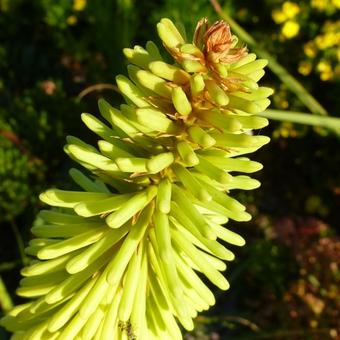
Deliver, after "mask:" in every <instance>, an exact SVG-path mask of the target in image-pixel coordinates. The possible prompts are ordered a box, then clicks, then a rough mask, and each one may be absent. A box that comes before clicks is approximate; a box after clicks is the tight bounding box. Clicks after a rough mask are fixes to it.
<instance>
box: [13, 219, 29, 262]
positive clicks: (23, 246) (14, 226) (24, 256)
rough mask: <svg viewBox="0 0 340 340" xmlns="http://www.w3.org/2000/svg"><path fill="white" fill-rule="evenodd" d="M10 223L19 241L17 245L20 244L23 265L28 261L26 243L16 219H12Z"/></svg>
mask: <svg viewBox="0 0 340 340" xmlns="http://www.w3.org/2000/svg"><path fill="white" fill-rule="evenodd" d="M10 225H11V228H12V231H13V234H14V237H15V240H16V241H17V245H18V250H19V254H20V259H21V262H22V264H23V265H25V264H27V262H28V258H27V256H26V254H25V245H24V241H23V240H22V237H21V234H20V232H19V229H18V226H17V225H16V223H15V221H14V220H11V221H10Z"/></svg>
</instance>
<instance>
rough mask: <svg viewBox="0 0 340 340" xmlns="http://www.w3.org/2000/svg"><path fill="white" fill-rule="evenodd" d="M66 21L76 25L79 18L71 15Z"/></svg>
mask: <svg viewBox="0 0 340 340" xmlns="http://www.w3.org/2000/svg"><path fill="white" fill-rule="evenodd" d="M66 22H67V24H68V25H70V26H74V25H76V24H77V22H78V18H77V17H76V16H75V15H70V16H69V17H68V18H67V19H66Z"/></svg>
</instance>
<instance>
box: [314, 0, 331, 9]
mask: <svg viewBox="0 0 340 340" xmlns="http://www.w3.org/2000/svg"><path fill="white" fill-rule="evenodd" d="M327 5H328V0H311V6H312V7H313V8H317V9H319V10H320V11H323V10H325V9H326V8H327Z"/></svg>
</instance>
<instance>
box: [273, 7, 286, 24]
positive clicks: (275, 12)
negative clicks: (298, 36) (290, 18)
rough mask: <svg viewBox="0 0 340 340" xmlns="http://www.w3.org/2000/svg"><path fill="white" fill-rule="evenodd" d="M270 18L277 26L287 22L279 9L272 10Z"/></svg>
mask: <svg viewBox="0 0 340 340" xmlns="http://www.w3.org/2000/svg"><path fill="white" fill-rule="evenodd" d="M272 18H273V20H274V22H275V23H277V24H282V23H283V22H285V21H286V20H287V17H286V15H285V14H284V13H283V12H282V11H281V10H280V9H274V10H273V11H272Z"/></svg>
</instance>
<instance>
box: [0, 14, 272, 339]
mask: <svg viewBox="0 0 340 340" xmlns="http://www.w3.org/2000/svg"><path fill="white" fill-rule="evenodd" d="M157 30H158V33H159V36H160V38H161V40H162V42H163V45H164V47H165V48H166V50H167V51H168V52H169V53H170V54H171V55H172V57H173V58H174V61H175V62H174V63H173V64H169V63H166V62H165V61H164V60H163V59H162V57H161V55H160V53H159V50H158V48H157V46H156V45H155V44H154V43H153V42H151V41H149V42H147V44H146V47H145V48H143V47H141V46H135V47H134V48H133V49H129V48H127V49H125V50H124V54H125V56H126V57H127V59H128V61H129V63H130V65H129V66H128V75H129V77H125V76H122V75H120V76H118V77H117V78H116V80H117V85H118V87H119V90H120V91H121V93H122V95H123V96H124V99H125V101H126V103H125V104H122V105H121V106H120V108H119V109H118V108H114V107H112V106H111V105H110V104H109V103H107V102H106V101H104V100H100V101H99V111H100V114H101V116H102V118H103V119H104V121H105V122H104V121H103V120H102V119H98V118H97V117H95V116H92V115H90V114H82V120H83V122H84V123H85V124H86V125H87V127H88V128H89V129H90V130H92V131H93V132H94V133H95V134H97V135H98V138H99V140H98V146H97V147H94V146H91V145H89V144H87V143H86V142H84V141H81V140H79V139H78V138H76V137H68V138H67V145H66V146H65V151H66V153H67V154H68V155H69V156H70V157H71V158H72V159H73V160H75V161H76V162H78V163H79V164H80V165H81V166H82V167H84V168H85V169H86V170H85V172H86V173H84V172H81V171H80V170H77V169H71V171H70V175H71V177H72V179H73V180H74V181H75V182H76V183H77V184H78V186H79V190H77V191H65V190H59V189H50V190H47V191H46V192H44V193H43V194H41V196H40V198H41V200H42V201H43V202H45V203H46V204H48V205H50V206H51V207H52V208H51V209H50V210H43V211H41V212H40V214H39V216H38V220H37V223H36V224H35V225H34V226H33V228H32V233H33V234H34V235H35V236H36V238H35V239H33V240H32V241H31V242H30V244H29V246H28V247H27V248H26V252H27V254H28V255H31V256H33V258H34V259H33V260H32V262H31V263H30V264H29V265H28V266H27V267H25V268H24V269H23V270H22V275H23V276H24V278H23V279H22V280H21V285H20V288H19V289H18V291H17V293H18V294H19V295H20V296H22V297H27V298H29V299H30V300H29V302H27V303H25V304H23V305H19V306H17V307H15V308H14V309H13V310H12V311H11V312H10V313H9V314H8V315H7V316H6V317H5V318H4V319H3V320H2V325H4V326H5V327H6V328H7V329H8V330H10V331H12V332H14V335H13V338H14V339H142V340H144V339H145V340H149V339H181V338H182V335H181V331H180V328H179V326H178V324H181V325H182V326H183V327H184V328H185V329H187V330H191V329H193V326H194V325H193V319H194V318H195V317H196V315H197V313H198V312H201V311H203V310H207V309H208V308H209V307H210V306H212V305H213V304H214V303H215V298H214V295H213V294H212V292H211V290H210V288H209V287H208V285H207V284H206V283H205V282H204V281H203V280H202V276H206V277H207V279H208V280H209V281H211V283H212V284H214V285H216V286H217V287H219V288H221V289H223V290H226V289H228V288H229V283H228V281H227V279H226V278H225V277H224V276H223V275H222V274H221V271H223V270H225V269H226V265H225V262H224V261H223V260H225V261H231V260H233V259H234V254H233V253H232V252H231V251H230V250H229V249H228V247H227V246H225V245H222V244H221V243H220V240H222V241H223V242H226V243H229V244H232V245H236V246H242V245H243V244H244V239H243V238H242V237H241V236H239V235H238V234H236V233H235V232H234V231H232V230H230V229H228V225H227V227H225V226H224V225H225V224H226V223H227V222H228V221H229V220H232V221H248V220H250V218H251V216H250V215H249V214H248V213H247V212H246V208H245V206H244V205H242V204H241V203H240V202H238V201H237V200H236V199H234V198H232V197H231V193H232V190H233V189H243V190H250V189H254V188H256V187H258V186H259V182H258V181H257V180H255V179H252V178H251V177H249V176H248V175H244V174H240V173H246V174H250V173H253V172H255V171H258V170H260V169H261V168H262V165H261V164H260V163H257V162H255V161H251V160H250V159H249V158H247V157H245V155H246V154H249V153H251V152H253V151H255V150H257V149H258V148H260V147H261V146H262V145H264V144H266V143H267V142H268V141H269V138H267V137H265V136H261V135H258V134H256V135H252V134H251V130H253V129H261V128H262V127H264V126H266V125H267V120H266V119H265V118H261V117H258V116H257V114H258V113H260V112H262V111H263V110H265V108H266V107H267V106H268V105H269V100H268V99H267V97H268V96H269V95H270V94H271V93H272V91H271V89H269V88H265V87H259V86H258V84H257V82H258V80H259V79H260V78H261V77H262V76H263V75H264V71H263V67H264V66H265V65H266V61H265V60H261V59H260V60H256V55H255V54H253V53H247V51H246V49H245V47H243V46H241V45H240V44H239V43H238V41H237V38H236V37H235V36H233V35H232V34H231V32H230V28H229V26H228V25H227V24H226V23H224V22H222V21H219V22H217V23H215V24H213V25H212V26H211V27H209V24H208V21H207V19H203V20H202V21H200V22H199V24H198V26H197V29H196V32H195V36H194V41H193V43H188V42H186V41H185V40H184V38H183V36H182V35H181V33H180V32H179V31H178V29H177V28H176V27H175V25H174V24H173V23H172V22H171V21H170V20H169V19H162V20H161V21H160V22H159V23H158V25H157Z"/></svg>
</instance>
